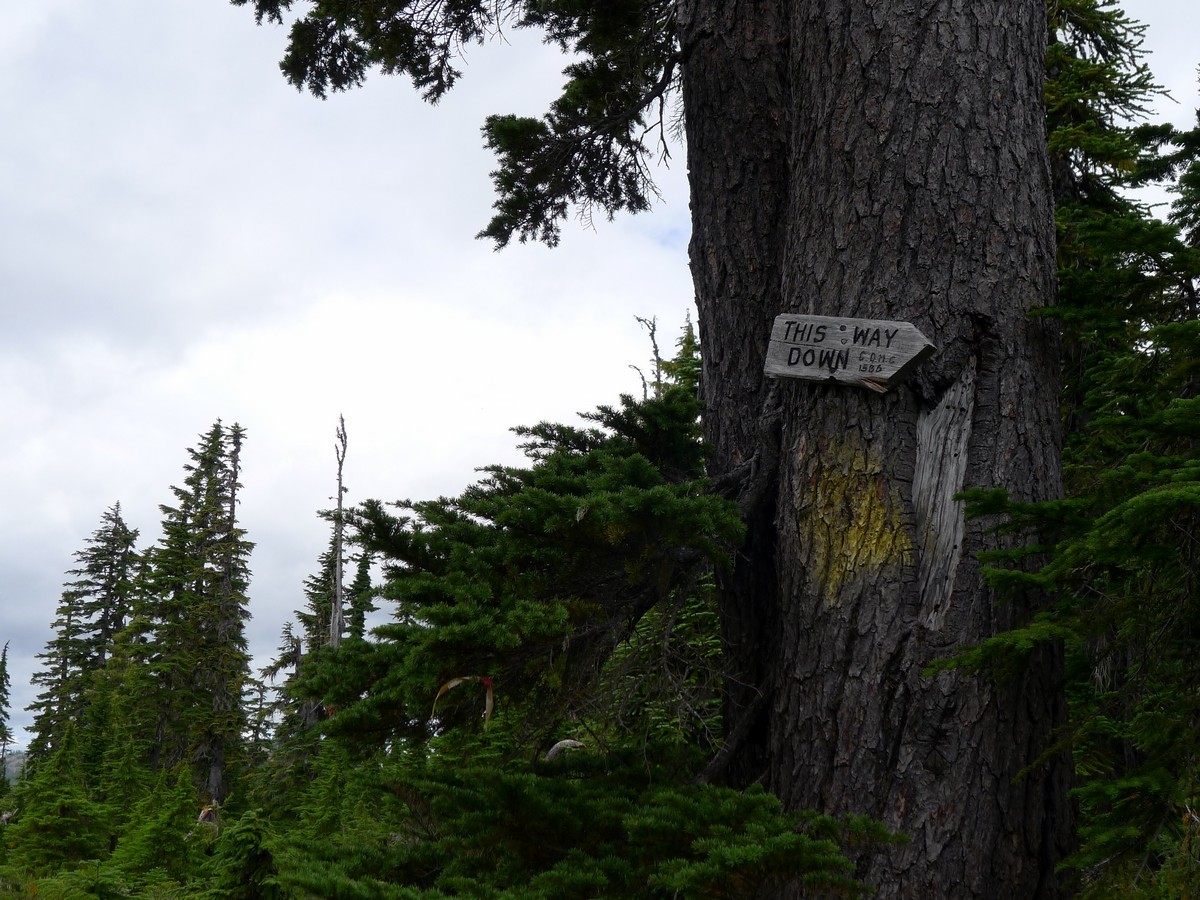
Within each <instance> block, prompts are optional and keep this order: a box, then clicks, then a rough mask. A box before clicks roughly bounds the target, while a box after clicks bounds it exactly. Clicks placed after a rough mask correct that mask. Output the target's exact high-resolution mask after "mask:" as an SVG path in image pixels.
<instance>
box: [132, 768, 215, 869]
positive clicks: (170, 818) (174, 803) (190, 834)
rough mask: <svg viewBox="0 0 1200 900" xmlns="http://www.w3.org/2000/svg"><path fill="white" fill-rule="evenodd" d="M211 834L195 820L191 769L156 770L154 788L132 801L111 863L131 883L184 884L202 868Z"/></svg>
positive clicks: (194, 798) (194, 799) (194, 792)
mask: <svg viewBox="0 0 1200 900" xmlns="http://www.w3.org/2000/svg"><path fill="white" fill-rule="evenodd" d="M209 837H210V835H209V834H208V833H207V832H206V831H205V828H204V826H202V825H200V826H198V824H197V822H196V790H195V788H194V787H193V786H192V777H191V772H190V771H189V770H188V768H187V767H184V766H181V767H179V769H177V770H176V772H174V773H171V772H161V773H159V775H158V778H157V781H156V783H155V787H154V789H153V790H152V791H150V793H148V794H147V795H146V796H145V797H144V798H143V799H142V800H141V801H140V802H139V803H137V804H134V805H133V809H132V810H131V814H130V816H129V824H128V827H126V828H125V829H124V831H123V833H122V834H121V838H120V840H119V842H118V843H117V846H116V849H115V850H114V851H113V854H112V857H111V860H110V865H111V866H112V868H114V869H116V870H117V871H119V872H121V873H123V874H124V875H126V877H127V878H129V880H130V881H131V882H134V883H136V882H137V881H145V880H150V881H160V882H161V881H163V880H169V881H172V882H175V883H176V884H182V883H184V882H186V881H187V880H188V879H189V878H191V877H193V876H195V875H196V874H197V873H198V872H199V871H200V867H201V863H202V860H203V858H204V851H205V850H206V849H207V847H208V844H209V840H208V838H209Z"/></svg>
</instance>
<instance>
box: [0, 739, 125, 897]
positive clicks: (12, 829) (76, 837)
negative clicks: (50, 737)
mask: <svg viewBox="0 0 1200 900" xmlns="http://www.w3.org/2000/svg"><path fill="white" fill-rule="evenodd" d="M17 803H18V805H19V808H20V815H19V816H17V818H16V820H15V821H14V822H13V823H12V824H11V825H9V826H8V827H7V829H6V833H5V840H6V842H7V843H8V845H9V857H8V858H9V862H10V863H12V864H13V865H14V866H16V867H18V868H24V869H27V870H29V871H31V872H35V873H47V872H53V871H57V870H58V869H59V868H61V867H63V866H70V865H73V864H76V863H79V862H82V861H84V860H94V859H99V858H100V856H101V855H102V854H104V853H105V852H107V849H108V847H107V827H106V824H105V823H104V822H103V820H102V818H101V813H100V810H99V809H98V808H97V807H96V805H95V804H94V803H93V802H92V801H91V799H90V797H89V795H88V786H87V784H86V783H85V781H84V779H83V776H82V767H81V765H80V756H79V745H78V743H77V741H76V740H75V727H74V724H73V723H70V722H68V723H67V725H66V727H65V728H64V729H63V731H62V733H61V735H60V736H59V739H58V742H57V743H56V744H55V747H54V750H53V752H52V753H51V754H50V756H49V757H48V758H47V759H46V760H45V761H44V762H43V763H42V764H41V765H39V766H38V767H37V769H36V770H34V771H33V773H32V774H31V776H30V778H28V779H27V780H24V781H22V782H21V784H20V786H19V789H18V794H17Z"/></svg>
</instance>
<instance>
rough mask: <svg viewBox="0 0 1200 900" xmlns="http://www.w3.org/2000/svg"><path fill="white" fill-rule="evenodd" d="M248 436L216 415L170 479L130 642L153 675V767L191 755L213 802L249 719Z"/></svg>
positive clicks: (222, 790)
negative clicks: (176, 477) (243, 511)
mask: <svg viewBox="0 0 1200 900" xmlns="http://www.w3.org/2000/svg"><path fill="white" fill-rule="evenodd" d="M244 436H245V432H244V430H243V429H242V428H241V427H240V426H238V425H236V424H235V425H233V426H232V427H230V428H225V427H224V426H223V425H222V424H221V423H220V422H219V421H218V422H217V423H216V424H214V425H213V426H212V428H210V429H209V431H208V432H206V433H205V434H203V435H201V442H200V444H199V446H198V447H197V448H195V449H192V450H189V451H188V454H189V456H190V458H191V462H190V463H189V464H187V465H186V466H185V467H184V468H185V471H186V472H187V476H186V477H185V479H184V485H183V487H175V488H172V491H173V493H174V494H175V498H176V505H174V506H167V505H163V506H162V507H161V510H162V513H163V525H162V529H163V535H162V537H161V538H160V539H159V542H158V544H157V546H156V547H155V548H153V550H151V551H150V554H149V571H148V574H147V588H146V592H145V597H144V603H143V605H142V607H141V608H140V609H139V610H138V611H137V612H138V616H137V620H136V627H137V629H138V631H139V634H138V636H137V637H136V638H135V639H134V640H133V642H132V644H131V646H133V647H134V648H136V649H137V650H138V651H140V652H141V654H142V658H141V661H142V663H143V664H144V665H146V666H147V667H148V669H149V672H150V674H151V677H152V680H153V683H154V684H155V694H154V703H155V720H156V721H155V734H154V739H153V744H152V749H151V755H152V762H153V764H154V766H155V768H163V767H167V768H171V767H174V766H175V765H177V764H179V763H180V762H183V761H188V762H189V764H191V765H193V766H194V775H195V777H196V781H197V785H198V786H200V787H201V788H202V790H203V791H204V792H205V794H206V795H207V796H208V797H209V798H211V799H212V800H213V801H215V802H222V801H223V800H224V799H225V797H226V796H227V795H228V793H229V790H230V785H231V777H232V775H233V772H234V771H236V769H237V767H238V766H239V765H240V763H241V757H242V754H243V750H244V747H243V742H244V736H245V733H246V722H247V718H246V710H245V704H244V693H245V691H246V689H247V687H248V685H249V682H250V673H249V654H248V652H247V647H246V638H245V621H246V619H247V618H248V617H249V611H248V609H247V597H246V590H247V587H248V585H249V579H250V572H249V568H248V558H249V554H250V550H251V548H252V546H253V545H252V544H251V543H250V542H249V541H248V540H246V537H245V532H244V531H243V530H242V529H241V528H240V527H239V526H238V524H237V502H238V496H237V495H238V489H239V488H240V484H239V477H240V467H241V448H242V442H243V440H244Z"/></svg>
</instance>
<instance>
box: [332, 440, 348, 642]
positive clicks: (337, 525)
mask: <svg viewBox="0 0 1200 900" xmlns="http://www.w3.org/2000/svg"><path fill="white" fill-rule="evenodd" d="M336 434H337V443H336V444H335V445H334V447H333V452H334V455H335V456H336V457H337V511H336V512H335V514H334V515H335V518H334V520H333V606H332V609H331V611H330V614H329V646H330V647H336V646H338V645H339V644H341V642H342V632H343V631H345V630H346V620H345V613H344V609H345V602H346V601H345V592H344V588H343V586H342V585H343V582H344V578H343V574H344V573H343V569H344V559H343V554H342V539H343V537H344V535H345V520H344V513H345V496H346V488H345V487H344V486H343V484H342V467H343V466H344V465H345V464H346V417H345V416H338V427H337V432H336Z"/></svg>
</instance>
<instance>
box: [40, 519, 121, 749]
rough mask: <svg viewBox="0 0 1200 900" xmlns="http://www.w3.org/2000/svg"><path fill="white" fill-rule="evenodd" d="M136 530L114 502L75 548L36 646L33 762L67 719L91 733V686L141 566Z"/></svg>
mask: <svg viewBox="0 0 1200 900" xmlns="http://www.w3.org/2000/svg"><path fill="white" fill-rule="evenodd" d="M137 537H138V532H137V531H136V529H131V528H129V526H127V525H126V524H125V521H124V519H123V518H122V516H121V505H120V504H119V503H117V504H114V505H113V506H112V507H110V508H109V509H107V510H106V511H105V512H104V514H103V516H102V518H101V524H100V527H99V528H97V529H96V531H95V532H93V533H92V535H91V537H89V538H88V540H87V542H86V544H85V546H84V548H83V549H82V550H80V551H78V552H77V553H76V554H75V560H76V562H77V565H76V567H75V568H73V569H70V570H69V571H68V573H67V574H68V575H70V576H72V577H73V580H72V581H70V582H68V583H67V584H66V585H64V589H63V593H62V599H61V601H60V603H59V605H58V610H57V615H56V618H55V620H54V622H53V623H52V625H51V627H52V628H53V629H54V637H52V638H51V639H50V641H49V642H48V643H47V645H46V649H45V650H44V651H43V652H42V653H40V654H38V659H40V660H42V661H43V668H42V669H41V670H40V671H39V672H37V673H36V674H35V675H34V676H33V678H32V681H33V683H34V684H37V685H41V686H42V687H43V688H44V690H43V691H42V692H41V693H40V694H38V697H37V700H36V701H35V702H34V703H33V704H31V705H30V707H29V709H30V711H31V712H33V713H34V714H35V715H34V722H33V736H32V738H31V740H30V744H29V758H30V761H31V764H33V765H36V763H37V760H38V759H39V758H41V757H43V756H45V755H46V754H47V753H49V752H52V750H53V748H54V747H55V746H57V741H58V739H59V738H60V737H61V735H62V732H63V729H64V728H65V727H66V726H67V724H68V723H74V724H75V726H76V730H77V735H76V736H77V739H78V740H79V741H80V742H81V743H82V744H85V745H87V744H90V742H91V739H92V738H93V737H94V734H95V730H94V728H93V725H94V724H95V723H94V722H93V721H90V720H89V718H94V717H89V716H88V715H87V710H88V709H89V707H90V705H91V704H90V700H89V692H90V689H91V684H92V680H93V678H94V677H95V676H96V673H97V672H98V671H99V670H100V669H102V668H103V667H104V664H105V661H106V660H107V658H108V657H109V655H110V654H111V652H112V646H113V642H114V640H115V639H116V635H117V634H118V633H119V632H120V631H121V629H123V628H124V626H125V621H126V617H127V616H128V614H129V610H130V606H131V603H132V598H133V593H134V590H135V584H136V578H137V574H138V569H139V566H140V557H139V554H138V552H137V550H136V549H135V545H136V542H137Z"/></svg>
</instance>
